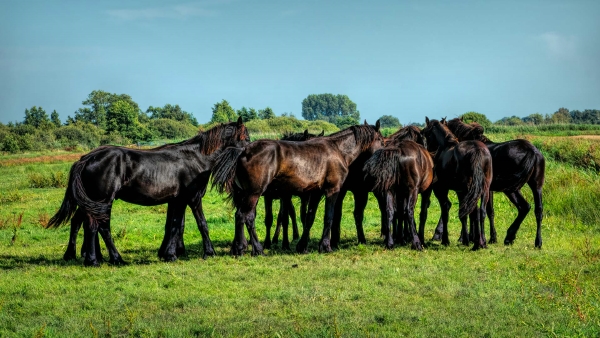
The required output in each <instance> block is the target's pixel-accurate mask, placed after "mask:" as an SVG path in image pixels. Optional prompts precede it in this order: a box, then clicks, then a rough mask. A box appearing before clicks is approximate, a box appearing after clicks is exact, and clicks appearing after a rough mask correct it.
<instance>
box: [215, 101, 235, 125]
mask: <svg viewBox="0 0 600 338" xmlns="http://www.w3.org/2000/svg"><path fill="white" fill-rule="evenodd" d="M237 118H238V116H237V114H236V113H235V110H233V108H231V106H230V105H229V102H227V100H222V101H221V102H217V103H215V105H214V106H213V108H212V117H211V119H210V123H215V122H218V123H227V122H230V121H235V120H237Z"/></svg>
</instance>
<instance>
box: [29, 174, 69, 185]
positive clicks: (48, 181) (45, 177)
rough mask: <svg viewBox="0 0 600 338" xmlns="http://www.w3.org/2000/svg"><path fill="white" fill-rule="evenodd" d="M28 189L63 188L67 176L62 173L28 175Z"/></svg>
mask: <svg viewBox="0 0 600 338" xmlns="http://www.w3.org/2000/svg"><path fill="white" fill-rule="evenodd" d="M28 180H29V187H30V188H65V187H66V186H67V184H68V182H69V174H68V173H67V172H64V171H57V172H46V173H32V174H29V177H28Z"/></svg>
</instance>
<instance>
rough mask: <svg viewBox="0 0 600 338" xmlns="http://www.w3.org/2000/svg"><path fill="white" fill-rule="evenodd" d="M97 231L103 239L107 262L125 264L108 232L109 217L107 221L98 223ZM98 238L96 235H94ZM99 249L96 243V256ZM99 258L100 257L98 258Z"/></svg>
mask: <svg viewBox="0 0 600 338" xmlns="http://www.w3.org/2000/svg"><path fill="white" fill-rule="evenodd" d="M98 232H99V233H100V235H101V236H102V239H103V240H104V245H106V250H108V256H109V257H110V258H109V261H108V263H110V264H112V265H127V263H126V262H125V261H124V260H123V257H121V254H120V253H119V251H118V250H117V247H116V246H115V243H114V242H113V238H112V235H111V233H110V218H109V220H108V221H104V222H101V223H99V224H98ZM96 239H98V236H96ZM99 251H100V248H99V245H98V244H96V256H97V258H98V252H99ZM98 260H100V259H98Z"/></svg>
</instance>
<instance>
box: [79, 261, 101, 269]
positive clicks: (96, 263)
mask: <svg viewBox="0 0 600 338" xmlns="http://www.w3.org/2000/svg"><path fill="white" fill-rule="evenodd" d="M83 265H84V266H87V267H90V266H91V267H94V268H97V267H100V263H98V261H97V260H95V261H89V260H84V261H83Z"/></svg>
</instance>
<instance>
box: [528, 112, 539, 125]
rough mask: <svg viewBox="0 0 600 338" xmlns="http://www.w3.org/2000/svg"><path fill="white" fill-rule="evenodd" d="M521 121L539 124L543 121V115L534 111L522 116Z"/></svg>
mask: <svg viewBox="0 0 600 338" xmlns="http://www.w3.org/2000/svg"><path fill="white" fill-rule="evenodd" d="M523 122H525V123H528V124H533V125H540V124H543V123H544V117H543V116H542V114H540V113H535V114H531V115H529V116H526V117H524V118H523Z"/></svg>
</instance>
